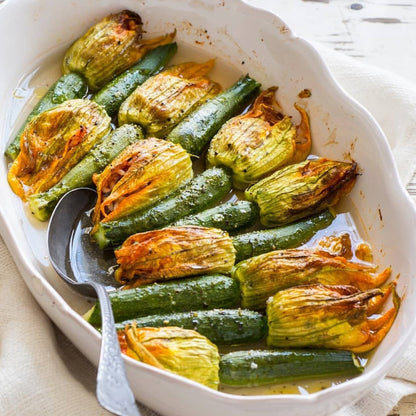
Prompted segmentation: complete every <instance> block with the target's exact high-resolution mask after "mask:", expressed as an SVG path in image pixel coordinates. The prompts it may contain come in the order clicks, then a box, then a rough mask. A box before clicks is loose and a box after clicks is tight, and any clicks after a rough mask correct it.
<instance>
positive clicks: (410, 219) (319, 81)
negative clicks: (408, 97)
mask: <svg viewBox="0 0 416 416" xmlns="http://www.w3.org/2000/svg"><path fill="white" fill-rule="evenodd" d="M122 9H131V10H134V11H136V12H138V13H139V14H140V15H141V16H142V18H143V21H144V24H145V29H146V31H147V33H148V34H149V35H152V34H160V33H166V32H168V31H171V30H172V29H174V28H176V29H177V37H176V40H177V42H178V44H179V53H178V56H177V58H175V59H177V60H180V59H182V60H184V59H185V58H187V57H189V56H193V58H194V59H195V60H202V59H204V58H205V57H206V56H214V57H216V58H217V65H216V69H215V70H214V72H213V73H212V78H213V79H218V80H220V82H221V83H222V84H223V86H224V87H226V86H228V85H230V84H231V83H232V81H234V80H236V79H237V77H238V76H239V75H242V74H244V73H249V74H250V75H251V76H253V77H254V78H256V79H257V80H258V81H260V82H261V83H262V84H263V87H264V88H266V87H268V86H271V85H278V86H279V90H278V99H279V102H280V103H281V104H282V106H283V108H284V110H285V111H286V112H288V113H290V114H292V115H293V117H294V119H295V120H296V117H297V116H296V111H294V109H293V103H294V102H301V103H302V104H303V105H304V106H306V108H307V110H308V112H309V115H310V118H311V122H312V133H313V153H315V154H318V155H322V156H326V157H329V158H334V159H341V160H345V159H350V158H352V159H354V160H356V161H357V162H358V164H359V166H360V168H361V171H362V175H361V176H360V177H359V179H358V181H357V184H356V185H355V188H354V189H353V191H352V193H351V194H350V195H349V196H348V198H346V199H345V201H344V202H343V205H342V206H341V207H339V210H344V209H345V210H348V211H351V212H352V215H353V217H354V219H355V221H356V222H357V224H358V225H359V226H360V232H361V234H362V236H363V237H364V238H365V239H366V240H368V241H369V242H370V243H371V245H372V247H373V249H374V254H375V263H376V264H378V265H380V267H384V266H387V265H392V268H393V273H394V275H397V274H399V273H400V278H399V283H398V292H399V294H400V295H404V300H403V303H402V307H401V309H400V312H399V315H398V317H397V319H396V322H395V324H394V326H393V328H392V329H391V331H390V332H389V334H388V335H387V337H386V338H385V339H384V341H383V342H382V344H381V345H380V346H379V347H378V348H377V349H376V351H375V353H374V354H373V356H372V358H371V360H370V362H369V364H368V366H367V368H366V369H365V371H364V373H363V374H362V375H360V376H358V377H356V378H354V379H352V380H350V381H347V382H344V383H341V384H338V385H335V386H333V387H330V388H328V389H326V390H323V391H320V392H318V393H313V394H310V395H274V396H239V395H232V394H226V393H222V392H217V391H214V390H211V389H209V388H206V387H203V386H202V385H199V384H197V383H194V382H192V381H189V380H187V379H184V378H181V377H177V376H175V375H172V374H169V373H166V372H164V371H160V370H158V369H156V368H153V367H150V366H147V365H143V364H141V363H139V362H136V361H133V360H132V359H129V358H126V359H125V360H126V366H127V372H128V376H129V379H130V381H131V385H132V388H133V391H134V393H135V396H136V398H137V399H138V400H139V401H140V402H141V403H143V404H145V405H147V406H149V407H151V408H153V409H154V410H156V411H159V412H161V413H162V414H164V415H166V416H187V415H189V416H193V415H195V414H198V415H199V416H212V415H218V416H222V415H227V416H237V415H245V416H249V415H252V416H262V415H277V414H280V415H284V414H289V413H290V414H291V415H292V416H298V415H304V414H319V415H321V416H322V415H330V414H332V413H333V412H334V411H335V410H337V409H339V408H340V407H342V406H344V405H346V404H350V403H351V402H353V401H355V400H357V399H358V398H360V397H362V396H363V395H364V394H365V393H366V391H368V389H369V388H370V387H371V386H373V385H374V384H376V383H377V382H378V381H379V380H380V379H381V378H382V377H383V376H384V375H385V374H386V373H387V371H388V370H389V369H390V368H391V367H392V366H393V365H394V363H395V361H396V360H398V359H399V357H400V355H401V353H402V352H403V350H404V349H405V347H406V346H407V344H408V342H409V338H410V336H411V334H412V332H414V330H415V320H414V316H415V315H416V293H415V285H416V283H415V280H414V278H413V277H414V276H413V275H414V272H415V270H416V256H415V255H414V253H415V252H416V233H414V232H410V230H416V212H415V208H414V206H413V204H412V202H411V201H410V199H409V197H408V196H407V194H406V192H405V190H404V189H403V187H402V186H401V184H400V182H399V178H398V174H397V171H396V168H395V166H394V162H393V159H392V155H391V153H390V150H389V147H388V144H387V141H386V139H385V137H384V136H383V133H382V132H381V130H380V128H379V126H378V125H377V124H376V122H375V120H374V119H373V118H372V117H371V116H370V115H369V114H368V112H367V111H366V110H365V109H364V108H363V107H361V106H360V105H359V104H358V103H357V102H355V101H354V100H352V99H351V98H350V97H349V96H347V95H346V94H345V93H344V92H343V91H342V89H341V88H340V87H339V85H337V83H336V82H335V81H334V79H333V78H332V76H331V75H330V73H329V72H328V69H327V68H326V67H325V65H324V63H323V61H322V59H321V58H320V56H319V55H318V54H317V52H316V51H315V50H314V49H313V48H312V47H311V46H310V44H308V43H307V42H306V41H304V40H302V39H299V38H298V37H296V36H295V35H294V34H293V33H292V32H291V31H290V29H289V28H288V27H287V26H286V25H285V23H284V22H282V21H281V20H280V19H279V18H278V17H276V16H275V15H273V14H271V13H269V12H266V11H264V10H259V9H256V8H254V7H251V6H249V5H247V4H245V3H243V2H241V1H237V0H233V1H231V0H230V1H201V0H175V1H168V0H165V1H163V0H141V1H137V0H123V1H121V0H120V1H116V0H114V1H111V0H100V1H98V0H91V1H83V0H60V1H54V0H38V1H33V0H32V1H31V0H19V1H11V0H6V1H4V2H3V3H1V4H0V39H3V41H2V47H1V49H0V62H2V76H1V77H0V96H1V97H2V100H1V101H0V123H1V124H0V134H1V151H2V153H3V152H4V150H5V148H6V144H7V142H8V141H9V140H10V137H11V135H12V134H13V133H14V132H15V131H16V129H17V127H18V125H19V124H20V123H21V121H22V120H23V119H24V117H25V115H26V114H27V113H28V111H29V109H30V108H31V107H32V106H33V102H34V101H33V99H32V100H28V99H25V98H24V95H22V94H23V93H25V92H26V94H27V96H30V95H31V94H32V92H33V91H32V90H31V89H32V88H34V87H42V86H43V90H42V89H41V90H36V91H35V93H36V92H38V93H44V92H45V87H46V86H47V85H50V83H51V82H52V81H53V80H55V79H57V78H58V76H59V73H60V69H59V62H60V60H61V59H62V56H63V52H64V51H65V49H66V48H67V47H68V46H69V44H70V43H71V42H72V41H74V40H75V39H76V38H77V37H78V36H80V35H81V34H82V33H84V32H85V30H86V28H88V27H89V26H90V25H91V24H93V23H94V22H96V21H98V20H99V19H100V18H101V17H103V16H105V15H107V14H109V13H112V12H116V11H120V10H122ZM16 22H19V24H18V25H17V24H16ZM22 28H24V30H22ZM5 39H7V41H4V40H5ZM6 63H7V65H6ZM17 86H19V88H17ZM305 88H307V89H309V90H310V91H311V92H312V95H311V97H310V98H308V99H300V98H299V96H298V94H299V92H301V91H302V90H304V89H305ZM28 91H29V92H28ZM19 97H20V98H19ZM21 97H23V98H21ZM26 98H27V97H26ZM7 168H8V166H7V161H6V160H5V159H4V158H3V159H2V163H1V167H0V184H1V189H2V200H3V201H2V204H1V205H0V214H1V218H0V227H1V234H2V236H3V238H4V240H5V241H6V243H7V245H8V247H9V249H10V251H11V253H12V254H13V256H14V259H15V261H16V263H17V264H18V266H19V269H20V272H21V274H22V276H23V278H24V279H25V282H26V284H27V286H28V287H29V289H30V290H31V292H32V293H33V296H34V297H35V298H36V300H37V301H38V303H39V304H40V305H41V307H42V308H43V309H44V310H45V311H46V313H47V314H48V315H49V316H50V318H51V319H52V320H53V321H54V322H55V323H56V324H57V325H58V326H59V327H60V328H61V330H62V331H63V332H64V333H65V334H66V335H67V336H68V337H69V338H70V339H71V341H72V342H73V343H74V344H75V345H76V346H77V347H78V348H79V350H80V351H82V352H83V353H84V354H85V355H86V356H87V357H88V359H90V360H91V361H92V362H93V363H95V364H97V362H98V356H99V345H100V337H99V335H98V332H97V331H95V330H94V329H93V328H92V327H91V326H90V325H89V324H87V323H86V322H85V321H84V320H83V319H82V317H81V315H80V314H81V313H83V312H85V310H86V309H87V308H88V304H87V302H86V301H85V299H82V298H81V297H80V296H78V295H77V294H75V293H74V292H72V291H71V289H69V288H68V287H66V286H64V284H63V283H61V281H60V279H59V278H58V277H57V275H56V274H55V273H54V272H53V270H52V268H51V267H50V265H49V261H48V258H47V255H46V253H47V250H46V226H47V225H46V224H41V223H39V222H37V221H36V220H35V219H33V218H31V214H30V213H29V212H28V211H27V209H26V208H25V207H23V206H22V204H21V201H20V200H19V199H18V198H17V197H16V196H15V195H14V194H13V193H12V191H11V190H10V188H9V186H8V183H7V179H6V176H7Z"/></svg>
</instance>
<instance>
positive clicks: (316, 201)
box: [245, 158, 358, 227]
mask: <svg viewBox="0 0 416 416" xmlns="http://www.w3.org/2000/svg"><path fill="white" fill-rule="evenodd" d="M357 175H358V172H357V164H356V163H355V162H352V163H348V162H338V161H335V160H329V159H325V158H319V159H312V160H305V161H303V162H300V163H296V164H293V165H289V166H286V167H284V168H282V169H279V170H278V171H276V172H275V173H273V174H272V175H270V176H268V177H266V178H264V179H262V180H261V181H259V182H257V183H256V184H254V185H253V186H251V187H249V188H248V189H246V191H245V196H246V198H247V199H248V200H249V201H254V202H256V203H257V204H258V206H259V208H260V221H261V223H262V224H263V225H264V226H266V227H273V226H279V225H284V224H288V223H290V222H293V221H296V220H298V219H301V218H304V217H307V216H309V215H312V214H316V213H318V212H321V211H323V210H324V209H325V208H329V207H332V206H334V205H335V204H337V203H338V201H339V200H340V198H341V197H342V196H344V195H346V194H347V193H348V192H350V190H351V189H352V187H353V186H354V183H355V179H356V177H357Z"/></svg>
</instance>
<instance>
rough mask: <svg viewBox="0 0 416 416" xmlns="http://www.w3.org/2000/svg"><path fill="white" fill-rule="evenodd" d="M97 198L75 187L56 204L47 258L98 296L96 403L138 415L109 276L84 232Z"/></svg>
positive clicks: (79, 286)
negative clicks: (123, 354) (123, 352)
mask: <svg viewBox="0 0 416 416" xmlns="http://www.w3.org/2000/svg"><path fill="white" fill-rule="evenodd" d="M96 197H97V194H96V192H95V191H94V190H92V189H90V188H78V189H75V190H73V191H70V192H68V193H67V194H66V195H65V196H64V197H63V198H62V199H61V200H60V201H59V202H58V204H57V206H56V207H55V210H54V212H53V213H52V216H51V219H50V223H49V228H48V250H49V257H50V261H51V264H52V266H53V268H54V269H55V270H56V272H57V273H58V274H59V276H61V277H62V279H63V280H64V281H65V282H67V283H69V284H70V285H72V286H73V287H74V289H75V290H77V291H78V292H80V293H81V294H82V295H84V296H89V297H91V296H93V297H95V295H96V297H98V300H99V303H100V308H101V320H102V328H101V329H102V338H101V352H100V360H99V364H98V374H97V391H96V392H97V399H98V402H99V403H100V405H101V406H102V407H103V408H105V409H106V410H109V411H110V412H112V413H115V414H117V415H120V416H140V412H139V410H138V408H137V406H136V402H135V399H134V396H133V393H132V391H131V389H130V386H129V384H128V381H127V377H126V371H125V368H124V364H123V360H122V357H121V352H120V345H119V343H118V339H117V334H116V329H115V325H114V316H113V311H112V309H111V303H110V299H109V297H108V293H107V289H108V283H109V282H108V273H107V272H106V269H105V268H103V267H102V264H97V259H98V258H100V257H102V255H101V256H96V255H95V254H94V253H95V252H96V250H97V249H96V248H95V247H94V245H93V244H92V243H90V242H89V241H90V240H89V236H88V235H86V233H85V230H84V231H83V222H85V219H86V218H88V217H87V214H86V212H88V211H89V210H91V208H92V207H93V206H94V204H95V200H96ZM83 237H84V238H83ZM85 237H87V238H85ZM110 263H111V261H110ZM112 264H114V261H113V262H112ZM106 278H107V281H105V280H106Z"/></svg>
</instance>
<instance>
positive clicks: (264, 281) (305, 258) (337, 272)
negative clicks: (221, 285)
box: [232, 249, 391, 309]
mask: <svg viewBox="0 0 416 416" xmlns="http://www.w3.org/2000/svg"><path fill="white" fill-rule="evenodd" d="M376 269H377V268H376V267H375V266H374V265H370V264H364V263H354V262H352V261H348V260H347V259H345V258H344V257H341V256H333V255H331V254H329V253H327V252H325V251H322V250H314V249H289V250H276V251H272V252H270V253H266V254H261V255H259V256H256V257H252V258H250V259H248V260H244V261H242V262H240V263H238V264H237V265H236V266H235V267H234V269H233V271H232V276H233V277H234V278H236V279H238V280H239V282H240V289H241V297H242V300H241V302H242V306H243V307H244V308H249V309H264V308H265V307H266V301H267V299H268V298H269V297H270V296H272V295H274V294H275V293H276V292H278V291H279V290H282V289H286V288H289V287H293V286H299V285H310V284H315V283H322V284H326V285H352V286H355V287H356V288H358V289H359V290H368V289H373V288H376V287H378V286H380V285H382V284H383V283H385V282H386V280H387V279H388V278H389V276H390V272H391V269H390V268H386V269H385V270H384V271H383V272H382V273H380V274H378V275H377V274H374V273H375V271H376Z"/></svg>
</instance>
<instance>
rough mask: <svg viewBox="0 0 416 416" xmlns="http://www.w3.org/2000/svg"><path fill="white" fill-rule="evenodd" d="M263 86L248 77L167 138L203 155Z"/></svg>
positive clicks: (200, 109)
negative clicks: (224, 125) (218, 134)
mask: <svg viewBox="0 0 416 416" xmlns="http://www.w3.org/2000/svg"><path fill="white" fill-rule="evenodd" d="M259 90H260V84H259V83H258V82H257V81H255V80H254V79H252V78H250V77H249V76H248V75H246V76H245V77H242V78H240V79H239V80H238V81H237V82H236V83H235V84H234V85H232V86H231V87H230V88H229V89H228V90H226V91H224V92H223V93H221V94H218V95H217V96H215V97H214V98H211V99H210V100H208V101H206V102H205V103H203V104H202V105H200V106H199V107H198V108H197V109H196V110H195V111H193V112H192V113H191V114H189V115H188V116H187V117H186V118H184V119H183V120H182V121H181V122H180V123H179V124H178V125H177V126H176V127H175V128H174V129H173V130H172V131H171V132H170V133H169V134H168V135H167V137H166V140H170V141H172V142H174V143H179V144H180V145H182V147H183V148H184V149H185V150H186V151H187V152H188V153H190V154H192V155H199V154H201V152H202V150H203V149H204V147H205V145H207V144H208V143H209V141H210V140H211V139H212V138H213V137H214V136H215V134H216V133H217V132H218V130H219V129H220V127H221V126H222V125H223V124H224V123H225V122H226V121H227V120H228V119H230V118H231V117H233V116H235V115H236V114H238V113H240V112H241V111H242V110H243V109H244V108H245V107H246V106H247V105H248V104H249V103H250V102H251V100H252V99H253V98H254V97H255V96H256V95H257V94H258V92H259Z"/></svg>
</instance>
